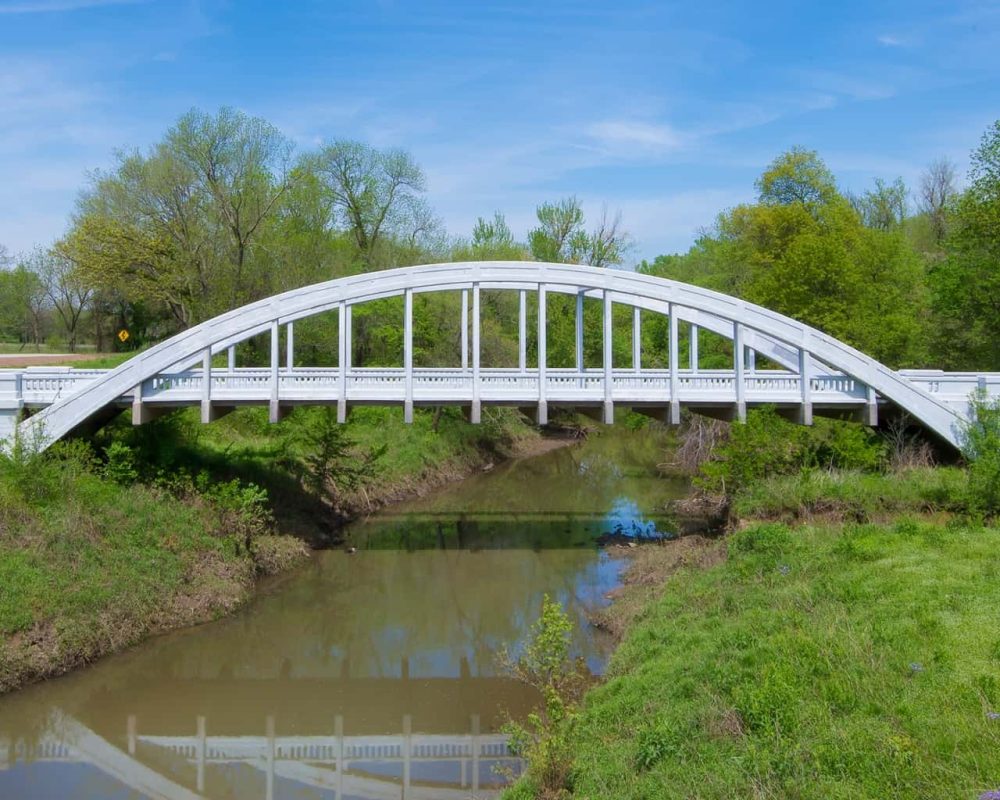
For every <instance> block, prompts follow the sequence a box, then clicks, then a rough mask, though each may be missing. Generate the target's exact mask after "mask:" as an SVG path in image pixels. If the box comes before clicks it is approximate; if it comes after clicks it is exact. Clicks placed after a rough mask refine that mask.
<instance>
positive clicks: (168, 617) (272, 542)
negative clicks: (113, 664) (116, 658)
mask: <svg viewBox="0 0 1000 800" xmlns="http://www.w3.org/2000/svg"><path fill="white" fill-rule="evenodd" d="M229 522H230V520H229V519H228V518H226V517H225V516H224V515H222V514H220V511H219V508H218V507H216V506H215V505H213V504H212V503H211V502H208V501H206V500H205V499H204V498H201V497H197V496H195V497H191V498H187V499H179V498H177V497H175V496H173V495H171V494H169V493H167V492H166V491H163V490H160V489H157V488H152V487H149V486H142V485H132V486H120V485H118V484H116V483H113V482H111V481H109V480H107V479H106V478H103V477H101V476H100V475H99V474H97V473H96V472H94V471H93V468H92V467H88V466H85V465H84V464H82V463H80V462H78V461H77V460H75V459H68V460H59V459H57V458H55V457H51V456H46V457H36V458H35V459H33V460H32V462H31V463H29V464H26V465H25V464H21V465H19V464H16V463H14V462H13V461H12V460H9V459H4V460H3V461H2V462H0V587H2V590H0V691H4V690H7V689H10V688H14V687H15V686H17V685H19V684H20V683H22V682H24V681H27V680H31V679H34V678H38V677H42V676H45V675H48V674H54V673H58V672H61V671H64V670H65V669H68V668H70V667H72V666H74V665H76V664H79V663H83V662H86V661H89V660H91V659H93V658H95V657H97V656H99V655H101V654H104V653H107V652H112V651H114V650H117V649H119V648H121V647H123V646H126V645H128V644H132V643H134V642H136V641H138V640H139V639H141V638H142V637H143V636H145V635H147V634H148V633H149V632H151V631H154V630H157V629H160V628H166V627H174V626H176V625H179V624H190V623H193V622H199V621H202V620H204V619H207V618H210V617H212V616H216V615H218V614H220V613H223V612H224V611H227V610H230V609H231V608H233V607H234V606H236V605H238V604H239V603H241V602H242V601H243V600H245V599H246V598H247V597H248V596H249V590H250V588H251V586H252V583H253V579H254V576H255V574H256V573H257V572H260V571H262V570H261V563H259V562H260V559H266V561H267V564H268V565H269V566H271V567H274V566H275V565H277V566H278V567H280V566H287V565H288V563H290V562H291V561H293V560H295V554H296V553H301V545H300V544H298V543H297V542H294V541H292V540H290V539H288V538H287V537H271V536H265V537H262V538H261V540H260V542H259V544H260V545H261V546H260V548H259V549H258V550H257V552H255V553H254V554H253V555H251V554H249V553H247V552H246V550H245V548H242V549H241V548H240V547H239V546H238V543H237V540H235V539H234V538H233V537H232V536H231V535H230V529H229Z"/></svg>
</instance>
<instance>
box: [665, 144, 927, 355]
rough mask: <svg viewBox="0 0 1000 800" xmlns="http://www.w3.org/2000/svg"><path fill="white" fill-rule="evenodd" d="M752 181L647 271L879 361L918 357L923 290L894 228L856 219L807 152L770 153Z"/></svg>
mask: <svg viewBox="0 0 1000 800" xmlns="http://www.w3.org/2000/svg"><path fill="white" fill-rule="evenodd" d="M757 188H758V192H759V194H758V202H757V203H754V204H746V205H741V206H737V207H736V208H733V209H731V210H729V211H727V212H725V213H723V214H721V215H720V216H719V218H718V219H717V221H716V224H715V226H714V228H713V229H712V230H709V231H706V232H705V233H703V234H702V236H700V237H699V239H698V241H697V242H696V243H695V246H694V247H693V248H692V249H691V251H690V252H689V253H688V254H687V255H686V256H683V257H674V258H669V259H667V258H664V259H657V261H656V262H654V264H652V265H647V267H646V269H647V270H649V271H652V272H654V273H655V274H661V275H664V276H665V277H675V278H678V279H680V280H687V281H689V282H694V283H699V284H701V285H706V286H709V287H710V288H713V289H717V290H719V291H724V292H728V293H730V294H734V295H737V296H740V297H745V298H747V299H749V300H752V301H754V302H756V303H760V304H761V305H764V306H767V307H768V308H772V309H774V310H776V311H780V312H782V313H784V314H787V315H789V316H791V317H795V318H796V319H800V320H802V321H803V322H806V323H809V324H810V325H814V326H816V327H818V328H820V329H822V330H824V331H826V332H828V333H830V334H831V335H833V336H836V337H838V338H840V339H842V340H844V341H846V342H848V343H850V344H853V345H855V346H856V347H859V348H860V349H862V350H865V351H866V352H868V353H870V354H871V355H873V356H875V357H876V358H879V359H881V360H883V361H887V362H889V363H892V364H895V365H900V366H917V365H920V364H921V363H922V360H923V358H924V348H925V343H924V337H923V334H922V331H923V321H924V318H925V316H926V306H927V300H926V292H925V288H924V283H923V273H922V267H921V264H920V262H919V259H918V258H917V257H916V255H915V254H914V253H913V251H912V249H911V248H910V247H909V244H908V243H907V241H906V239H905V238H904V236H903V235H902V233H901V232H900V231H899V230H896V229H892V230H883V228H882V226H881V225H879V226H877V227H866V226H865V225H863V224H862V220H861V217H860V216H859V214H858V213H857V212H856V211H855V209H854V208H853V207H852V205H851V203H850V202H849V200H848V199H847V198H846V197H844V195H842V194H841V193H840V192H839V191H838V190H837V187H836V182H835V180H834V177H833V174H832V173H831V172H830V170H829V169H828V168H827V167H826V165H825V164H824V163H823V161H822V159H820V157H819V156H818V155H817V154H816V153H814V152H811V151H806V150H801V149H793V150H791V151H789V152H787V153H784V154H782V155H780V156H778V158H776V159H775V160H774V161H773V162H772V163H771V164H770V165H769V166H768V168H767V169H766V170H765V171H764V173H763V174H762V175H761V177H760V178H759V179H758V180H757ZM890 188H891V187H890Z"/></svg>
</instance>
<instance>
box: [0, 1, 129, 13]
mask: <svg viewBox="0 0 1000 800" xmlns="http://www.w3.org/2000/svg"><path fill="white" fill-rule="evenodd" d="M143 2H149V0H13V2H9V1H8V0H0V14H47V13H52V12H56V11H78V10H80V9H84V8H97V7H99V6H124V5H136V4H138V3H143Z"/></svg>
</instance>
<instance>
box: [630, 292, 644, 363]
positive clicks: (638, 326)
mask: <svg viewBox="0 0 1000 800" xmlns="http://www.w3.org/2000/svg"><path fill="white" fill-rule="evenodd" d="M632 369H633V370H635V371H636V372H641V371H642V309H641V308H639V306H632Z"/></svg>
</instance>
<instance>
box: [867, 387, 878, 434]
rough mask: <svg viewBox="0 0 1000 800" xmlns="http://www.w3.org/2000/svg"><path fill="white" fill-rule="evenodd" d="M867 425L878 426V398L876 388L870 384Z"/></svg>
mask: <svg viewBox="0 0 1000 800" xmlns="http://www.w3.org/2000/svg"><path fill="white" fill-rule="evenodd" d="M865 425H867V426H868V427H870V428H877V427H878V398H877V397H876V396H875V390H874V389H873V388H872V387H871V386H869V387H868V391H867V392H866V400H865Z"/></svg>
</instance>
